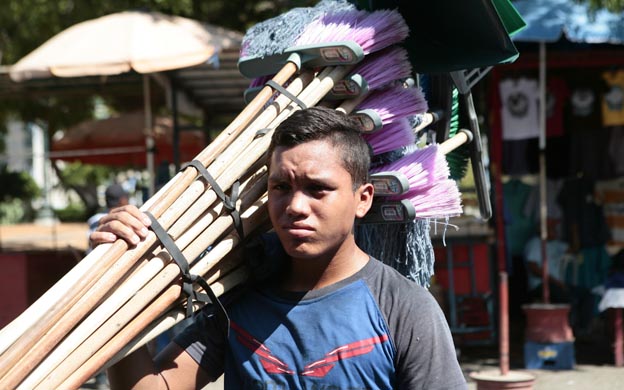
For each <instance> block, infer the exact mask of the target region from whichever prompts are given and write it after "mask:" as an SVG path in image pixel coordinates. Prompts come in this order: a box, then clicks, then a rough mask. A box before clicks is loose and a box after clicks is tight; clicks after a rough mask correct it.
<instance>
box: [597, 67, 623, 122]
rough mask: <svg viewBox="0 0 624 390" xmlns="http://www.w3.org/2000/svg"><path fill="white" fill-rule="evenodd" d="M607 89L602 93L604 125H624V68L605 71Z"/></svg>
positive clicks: (604, 77) (603, 74)
mask: <svg viewBox="0 0 624 390" xmlns="http://www.w3.org/2000/svg"><path fill="white" fill-rule="evenodd" d="M602 78H603V79H604V80H605V82H606V83H607V88H608V89H607V91H606V92H605V93H604V95H602V123H603V125H604V126H618V125H624V70H618V71H616V72H611V71H607V72H603V73H602Z"/></svg>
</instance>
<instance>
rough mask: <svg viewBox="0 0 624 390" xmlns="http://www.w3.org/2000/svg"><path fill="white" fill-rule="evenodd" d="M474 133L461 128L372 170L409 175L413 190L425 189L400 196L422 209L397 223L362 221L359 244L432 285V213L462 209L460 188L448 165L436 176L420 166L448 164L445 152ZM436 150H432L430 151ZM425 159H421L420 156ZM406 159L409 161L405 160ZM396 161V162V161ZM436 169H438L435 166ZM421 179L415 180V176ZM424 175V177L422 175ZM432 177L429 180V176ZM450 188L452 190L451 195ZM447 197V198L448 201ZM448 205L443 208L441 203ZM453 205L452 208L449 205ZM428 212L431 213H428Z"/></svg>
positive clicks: (445, 215) (449, 212)
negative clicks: (448, 172)
mask: <svg viewBox="0 0 624 390" xmlns="http://www.w3.org/2000/svg"><path fill="white" fill-rule="evenodd" d="M471 140H472V135H471V133H470V132H468V131H467V130H462V131H461V132H459V133H458V134H457V136H455V137H453V138H452V139H449V140H448V141H445V142H444V143H442V144H439V145H431V146H428V147H426V148H425V149H416V150H415V151H414V153H412V155H411V156H410V155H409V154H408V155H407V156H406V157H403V158H407V160H404V161H401V159H399V160H397V161H396V162H395V163H390V164H388V165H381V166H378V167H377V168H374V169H372V171H377V172H381V171H384V170H386V169H389V170H392V169H397V170H399V171H400V172H401V173H402V174H405V175H407V177H408V181H409V183H410V188H411V189H412V191H417V192H420V191H424V193H423V194H420V195H418V196H414V195H410V194H409V191H408V192H406V193H405V194H403V195H401V197H400V198H399V199H401V198H406V197H409V198H411V199H410V202H411V203H412V204H413V205H414V209H418V210H419V211H420V215H419V213H418V212H416V211H415V214H416V216H418V218H415V219H414V220H412V221H408V222H405V223H395V224H366V223H364V224H360V225H358V227H357V229H356V240H357V242H358V244H359V245H360V246H361V247H362V249H364V250H365V251H367V252H368V253H370V254H371V255H372V256H374V257H376V258H378V259H381V260H382V261H384V262H385V263H386V264H388V265H390V266H392V267H393V268H395V269H397V270H398V271H399V272H400V273H401V274H403V275H404V276H406V277H407V278H408V279H410V280H412V281H414V282H416V283H418V284H419V285H421V286H423V287H427V286H428V285H429V280H430V278H431V275H433V264H434V260H435V258H434V251H433V245H432V243H431V239H430V225H429V223H430V219H429V218H430V217H431V213H434V214H437V215H438V216H440V215H441V216H442V217H444V218H445V219H447V218H448V216H450V215H451V214H453V213H460V212H461V206H460V198H459V191H458V190H457V187H456V185H455V182H454V181H452V180H450V179H448V178H447V176H446V175H444V171H445V170H446V169H444V168H442V169H437V171H440V172H441V174H439V175H438V177H437V178H434V177H433V176H434V175H433V174H432V175H431V176H430V175H427V174H425V175H423V174H420V175H418V174H417V172H414V170H415V169H416V171H418V170H419V169H418V168H423V167H429V168H428V169H430V170H431V165H432V164H431V161H430V160H434V161H435V162H437V164H441V165H445V163H446V160H444V157H443V156H444V155H447V154H448V153H449V152H451V151H453V150H455V149H456V148H457V147H460V146H462V145H463V144H465V143H467V142H470V141H471ZM432 151H434V152H435V153H434V154H432V153H431V152H432ZM419 159H422V160H419ZM409 160H413V162H415V164H412V165H415V166H412V167H411V169H410V167H409ZM406 163H407V164H406ZM393 164H394V165H393ZM433 171H436V169H435V168H434V169H433ZM418 176H419V177H420V179H421V180H416V177H418ZM423 176H424V177H425V180H422V179H423ZM427 178H429V180H427ZM432 185H433V186H435V187H439V188H442V190H437V191H431V188H430V187H431V186H432ZM447 191H451V192H452V193H453V195H452V196H449V193H447ZM445 200H446V201H445ZM422 202H428V203H430V206H429V207H430V209H426V210H425V211H423V204H422ZM443 205H444V206H446V208H445V209H441V207H442V206H443ZM449 206H450V208H449ZM426 215H429V217H425V216H426ZM390 237H391V239H389V238H390Z"/></svg>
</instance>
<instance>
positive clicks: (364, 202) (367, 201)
mask: <svg viewBox="0 0 624 390" xmlns="http://www.w3.org/2000/svg"><path fill="white" fill-rule="evenodd" d="M374 194H375V187H374V186H373V184H372V183H365V184H362V185H361V186H360V188H358V190H357V192H356V197H358V204H357V208H356V210H355V217H356V218H363V217H364V216H365V215H366V213H368V210H370V208H371V205H372V204H373V195H374Z"/></svg>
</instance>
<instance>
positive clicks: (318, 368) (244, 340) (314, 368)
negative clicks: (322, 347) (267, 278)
mask: <svg viewBox="0 0 624 390" xmlns="http://www.w3.org/2000/svg"><path fill="white" fill-rule="evenodd" d="M230 326H231V328H232V330H234V331H235V332H236V339H237V340H238V341H239V342H240V343H241V344H242V345H244V346H245V347H247V348H248V349H249V350H250V351H252V352H253V353H254V354H256V355H258V357H259V359H260V363H261V364H262V367H263V368H264V369H265V371H266V372H267V373H268V374H291V375H292V374H295V372H294V371H293V370H292V369H290V368H289V367H288V365H287V364H286V363H284V362H283V361H281V360H280V359H279V358H277V357H276V356H275V355H273V353H271V350H270V349H269V348H267V347H266V346H265V345H264V344H262V342H260V341H259V340H257V339H256V338H254V337H253V336H252V335H250V334H249V333H247V332H246V331H245V330H244V329H242V328H241V327H240V326H238V325H237V324H236V323H234V322H231V323H230ZM387 340H388V335H382V336H375V337H371V338H368V339H364V340H360V341H355V342H353V343H349V344H345V345H343V346H340V347H338V348H335V349H333V350H332V351H330V352H328V353H326V354H325V356H324V357H323V358H322V359H319V360H316V361H314V362H312V363H310V364H307V365H306V366H305V367H304V369H303V371H302V372H301V373H300V375H302V376H312V377H317V378H322V377H324V376H325V375H327V373H328V372H330V371H331V369H332V368H334V366H335V364H336V362H338V361H340V360H346V359H350V358H353V357H356V356H360V355H365V354H367V353H369V352H371V351H372V350H373V349H374V348H375V345H376V344H381V343H384V342H386V341H387Z"/></svg>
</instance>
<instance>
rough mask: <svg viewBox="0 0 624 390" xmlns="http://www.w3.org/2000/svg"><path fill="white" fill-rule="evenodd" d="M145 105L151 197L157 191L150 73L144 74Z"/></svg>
mask: <svg viewBox="0 0 624 390" xmlns="http://www.w3.org/2000/svg"><path fill="white" fill-rule="evenodd" d="M143 106H144V111H145V148H146V155H145V160H146V164H147V172H148V173H149V175H148V179H147V182H148V186H147V188H148V196H149V197H151V196H152V195H154V192H155V189H156V188H155V184H154V177H155V175H154V145H155V143H154V133H153V131H154V126H153V123H152V104H151V93H150V80H149V75H147V74H144V75H143Z"/></svg>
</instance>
